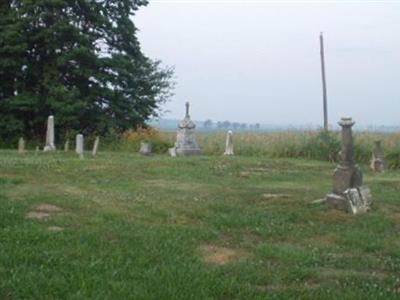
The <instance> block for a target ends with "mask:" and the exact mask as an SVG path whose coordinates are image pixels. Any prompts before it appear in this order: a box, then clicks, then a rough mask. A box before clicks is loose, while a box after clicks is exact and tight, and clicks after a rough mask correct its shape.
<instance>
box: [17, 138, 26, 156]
mask: <svg viewBox="0 0 400 300" xmlns="http://www.w3.org/2000/svg"><path fill="white" fill-rule="evenodd" d="M18 153H20V154H23V153H25V140H24V138H22V137H21V138H19V140H18Z"/></svg>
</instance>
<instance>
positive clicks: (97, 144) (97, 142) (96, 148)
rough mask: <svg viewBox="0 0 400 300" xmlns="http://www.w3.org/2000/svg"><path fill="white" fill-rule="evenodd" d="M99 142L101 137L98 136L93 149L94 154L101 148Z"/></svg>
mask: <svg viewBox="0 0 400 300" xmlns="http://www.w3.org/2000/svg"><path fill="white" fill-rule="evenodd" d="M99 143H100V138H99V137H98V136H97V137H96V139H95V140H94V144H93V151H92V155H93V156H96V155H97V150H99Z"/></svg>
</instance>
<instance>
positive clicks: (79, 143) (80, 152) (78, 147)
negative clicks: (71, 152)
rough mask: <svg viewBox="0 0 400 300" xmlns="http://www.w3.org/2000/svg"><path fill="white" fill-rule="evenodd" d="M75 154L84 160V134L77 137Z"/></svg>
mask: <svg viewBox="0 0 400 300" xmlns="http://www.w3.org/2000/svg"><path fill="white" fill-rule="evenodd" d="M75 152H76V153H77V154H78V155H79V157H80V158H83V135H82V134H77V135H76V142H75Z"/></svg>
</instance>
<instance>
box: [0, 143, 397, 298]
mask: <svg viewBox="0 0 400 300" xmlns="http://www.w3.org/2000/svg"><path fill="white" fill-rule="evenodd" d="M333 168H334V164H332V163H329V162H321V161H313V160H301V159H282V158H281V159H273V158H267V157H265V156H260V157H255V156H247V157H240V156H236V157H220V156H203V157H193V158H179V159H177V158H170V157H167V156H162V155H156V156H153V157H139V156H137V155H136V154H130V153H126V152H125V153H124V152H100V154H99V156H98V157H97V158H92V157H90V156H89V155H87V157H86V158H85V159H84V160H80V159H78V158H77V157H76V156H75V155H73V154H72V153H71V154H64V153H62V152H58V153H54V154H51V153H46V154H45V153H39V154H38V155H35V154H34V153H33V152H30V153H27V154H25V155H18V154H17V153H16V151H5V150H3V151H0V299H182V300H187V299H299V298H300V299H399V297H400V238H399V230H400V205H399V204H400V199H399V192H400V171H389V172H387V173H385V174H384V175H375V174H372V173H370V172H369V171H368V170H367V167H366V166H365V165H363V166H362V168H363V170H364V171H365V172H364V175H365V182H366V184H367V185H368V186H369V187H370V188H371V191H372V193H373V196H374V198H375V201H376V202H375V204H374V206H373V209H372V211H371V212H370V213H368V214H367V215H363V216H351V215H348V214H346V213H344V212H340V211H335V210H330V209H328V208H327V207H326V206H325V205H324V204H322V203H320V204H312V203H311V202H312V201H313V200H315V199H319V198H323V197H324V196H325V194H326V193H327V192H328V191H330V189H331V177H332V172H333Z"/></svg>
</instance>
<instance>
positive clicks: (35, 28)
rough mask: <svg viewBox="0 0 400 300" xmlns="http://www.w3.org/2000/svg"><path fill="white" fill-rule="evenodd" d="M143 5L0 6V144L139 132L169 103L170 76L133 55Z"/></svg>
mask: <svg viewBox="0 0 400 300" xmlns="http://www.w3.org/2000/svg"><path fill="white" fill-rule="evenodd" d="M145 5H147V1H144V0H92V1H87V0H35V1H33V0H1V1H0V138H1V139H2V140H10V139H13V138H14V139H17V138H18V137H19V136H22V135H23V136H26V137H27V138H39V137H42V136H43V135H44V134H45V130H46V119H47V117H48V116H49V115H54V116H55V119H56V129H57V130H56V133H57V135H58V137H64V136H68V135H69V134H71V135H72V134H74V133H76V132H77V131H79V132H81V133H84V134H93V133H96V134H106V133H109V132H121V131H124V130H126V129H128V128H135V127H140V126H144V125H145V121H146V120H147V119H149V118H150V117H154V116H157V115H158V112H159V109H160V105H161V104H162V103H164V102H165V101H166V100H167V98H168V97H169V96H170V93H171V88H172V86H173V83H172V81H171V77H172V75H173V71H172V70H171V69H170V68H162V67H161V65H160V64H161V63H160V61H155V60H151V59H150V58H148V57H147V56H146V55H145V54H144V53H143V52H142V51H141V48H140V44H139V41H138V39H137V28H136V26H135V25H134V23H133V21H132V18H133V17H134V15H135V12H136V11H137V10H138V9H139V8H140V7H142V6H145Z"/></svg>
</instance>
